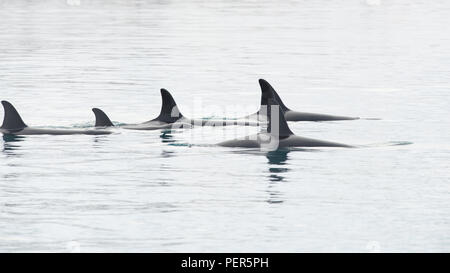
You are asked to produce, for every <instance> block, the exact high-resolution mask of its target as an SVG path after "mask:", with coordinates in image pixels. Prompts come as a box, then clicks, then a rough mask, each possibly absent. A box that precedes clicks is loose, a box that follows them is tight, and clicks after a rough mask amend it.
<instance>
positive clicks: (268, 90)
mask: <svg viewBox="0 0 450 273" xmlns="http://www.w3.org/2000/svg"><path fill="white" fill-rule="evenodd" d="M259 85H260V86H261V105H267V100H268V99H269V98H270V97H272V96H273V97H274V99H275V100H276V101H277V102H278V105H279V106H280V107H281V109H283V111H284V112H286V111H289V110H290V109H289V108H287V107H286V105H284V103H283V101H282V100H281V98H280V96H278V93H277V92H276V91H275V89H274V88H273V87H272V85H270V83H268V82H267V81H266V80H264V79H259Z"/></svg>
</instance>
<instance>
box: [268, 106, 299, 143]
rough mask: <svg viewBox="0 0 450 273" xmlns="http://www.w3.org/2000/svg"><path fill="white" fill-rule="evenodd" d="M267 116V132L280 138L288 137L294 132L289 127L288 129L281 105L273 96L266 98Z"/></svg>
mask: <svg viewBox="0 0 450 273" xmlns="http://www.w3.org/2000/svg"><path fill="white" fill-rule="evenodd" d="M267 117H268V120H269V124H268V126H267V132H268V133H269V134H273V135H277V136H279V137H280V138H283V137H288V136H290V135H293V134H294V133H292V131H291V129H289V126H288V124H287V122H286V119H285V118H284V111H283V109H282V107H281V106H280V105H279V104H278V102H277V101H276V100H275V99H274V98H270V99H268V104H267ZM277 129H278V130H277Z"/></svg>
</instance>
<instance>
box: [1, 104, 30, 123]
mask: <svg viewBox="0 0 450 273" xmlns="http://www.w3.org/2000/svg"><path fill="white" fill-rule="evenodd" d="M2 105H3V109H5V116H4V118H3V124H2V127H0V128H2V129H7V130H22V129H23V128H25V127H28V126H27V125H26V124H25V122H23V120H22V118H21V117H20V115H19V113H18V112H17V110H16V108H14V106H13V105H12V104H11V103H9V102H7V101H5V100H4V101H2Z"/></svg>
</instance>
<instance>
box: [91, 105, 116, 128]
mask: <svg viewBox="0 0 450 273" xmlns="http://www.w3.org/2000/svg"><path fill="white" fill-rule="evenodd" d="M92 112H94V115H95V127H110V126H114V124H113V123H112V122H111V120H110V119H109V117H108V116H107V115H106V114H105V112H103V111H102V110H100V109H98V108H92Z"/></svg>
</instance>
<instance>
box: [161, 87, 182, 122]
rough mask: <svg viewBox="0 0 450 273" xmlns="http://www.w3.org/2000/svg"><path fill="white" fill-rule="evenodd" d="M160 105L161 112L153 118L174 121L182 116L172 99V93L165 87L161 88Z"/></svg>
mask: <svg viewBox="0 0 450 273" xmlns="http://www.w3.org/2000/svg"><path fill="white" fill-rule="evenodd" d="M161 98H162V106H161V113H160V114H159V116H158V117H157V118H156V119H155V120H159V121H162V122H167V123H174V122H175V121H177V120H179V119H180V118H182V117H183V115H182V114H181V113H180V111H179V110H178V106H177V103H176V102H175V100H174V99H173V97H172V95H171V94H170V93H169V91H167V90H166V89H164V88H163V89H161Z"/></svg>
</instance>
